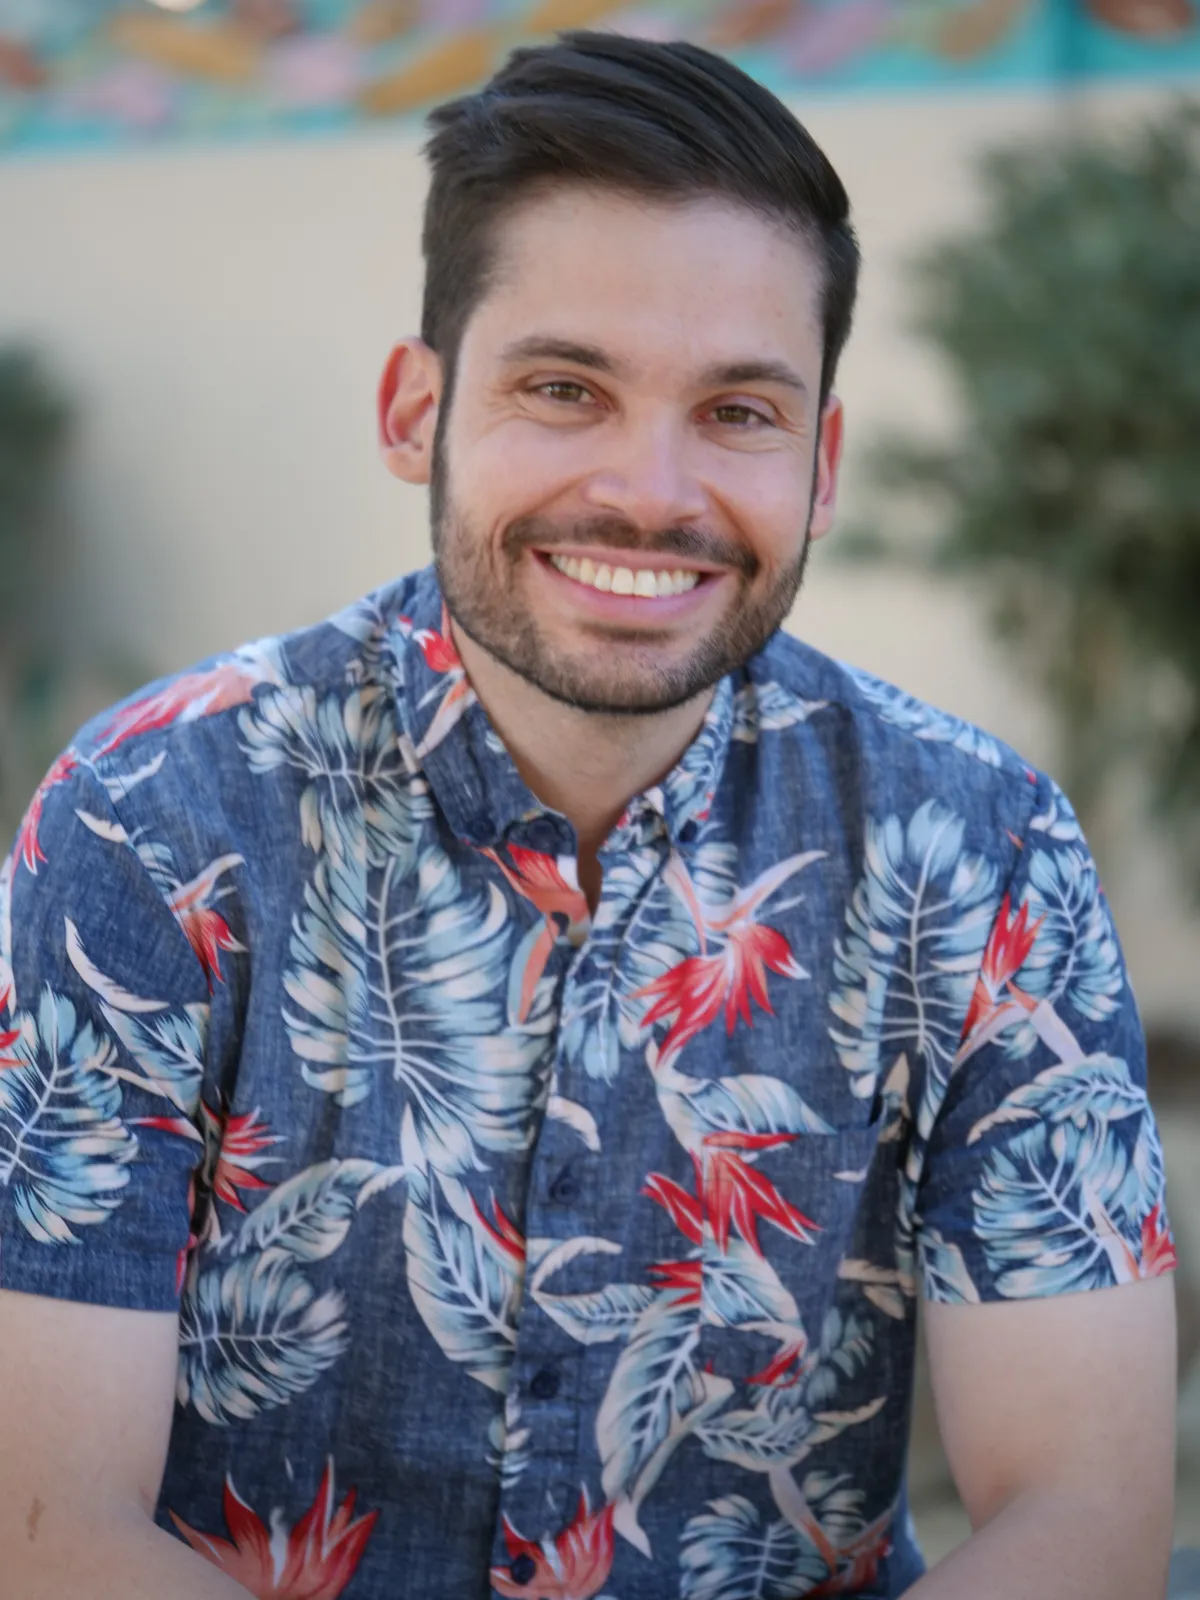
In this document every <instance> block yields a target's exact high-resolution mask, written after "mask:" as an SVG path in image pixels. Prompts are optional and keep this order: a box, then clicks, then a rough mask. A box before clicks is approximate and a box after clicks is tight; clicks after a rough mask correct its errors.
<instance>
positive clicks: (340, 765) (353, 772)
mask: <svg viewBox="0 0 1200 1600" xmlns="http://www.w3.org/2000/svg"><path fill="white" fill-rule="evenodd" d="M238 727H239V729H240V731H241V735H242V750H243V752H244V754H245V755H246V758H247V760H248V762H249V765H250V770H251V771H252V772H256V773H260V774H262V773H270V772H273V771H275V770H276V769H278V768H280V767H293V768H295V769H296V770H297V771H299V772H301V773H303V774H304V776H305V777H306V778H307V780H308V783H307V786H306V788H305V790H304V792H303V794H302V796H301V801H300V821H301V834H302V837H303V840H304V842H305V844H307V845H308V846H309V847H310V849H313V850H319V849H320V848H321V846H322V844H323V842H324V841H326V840H330V839H331V840H333V841H334V842H335V843H336V842H338V841H340V839H341V836H342V834H343V833H344V832H345V831H346V830H347V828H352V827H353V824H354V822H355V821H356V820H357V819H358V818H359V817H360V816H361V813H362V810H363V803H364V797H370V798H374V797H375V796H377V795H378V794H379V793H380V792H386V791H387V790H389V789H396V788H400V789H404V790H406V791H407V792H408V793H409V794H410V795H411V794H412V792H413V790H414V789H419V790H421V791H423V790H424V785H423V784H421V783H419V781H418V782H417V783H415V784H414V783H413V781H412V779H411V777H410V774H409V772H408V768H407V766H406V764H405V762H404V759H403V755H402V750H401V746H400V740H399V737H398V730H397V726H396V716H395V709H394V703H393V701H392V699H391V697H390V696H389V695H388V694H387V693H386V692H385V691H384V690H383V689H381V688H380V687H378V686H375V687H372V688H369V689H362V690H357V689H356V690H353V691H351V692H350V693H349V694H346V695H338V694H329V695H324V696H320V697H319V696H318V695H317V693H316V691H315V689H312V688H310V687H303V688H291V687H289V688H283V689H276V690H272V691H269V692H268V693H266V694H263V695H261V696H260V697H259V698H258V699H257V700H256V701H255V702H254V703H253V705H251V706H248V707H246V709H245V710H243V711H242V712H241V713H240V715H239V717H238ZM431 813H432V808H431V807H428V805H427V808H426V810H425V815H430V814H431Z"/></svg>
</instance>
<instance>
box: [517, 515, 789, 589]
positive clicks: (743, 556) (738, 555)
mask: <svg viewBox="0 0 1200 1600" xmlns="http://www.w3.org/2000/svg"><path fill="white" fill-rule="evenodd" d="M501 542H502V544H503V547H504V550H505V552H506V553H507V554H509V555H516V554H518V553H519V552H520V551H522V550H528V549H530V548H532V547H535V546H536V547H537V548H538V549H542V550H546V549H552V548H553V547H554V546H555V545H569V544H588V545H595V546H598V547H600V548H603V549H607V550H614V551H620V550H637V551H639V552H640V553H641V554H643V555H655V556H678V557H679V558H680V559H681V560H682V561H684V562H687V561H697V562H704V563H710V564H712V565H713V566H722V567H734V568H735V569H736V570H737V571H739V572H740V573H742V574H743V576H745V577H747V578H753V577H754V576H755V575H756V574H757V572H758V569H759V562H758V560H757V559H756V557H755V556H754V555H753V554H752V553H751V552H750V551H749V550H747V549H746V548H745V547H744V546H742V545H739V544H733V543H732V542H731V541H730V540H728V539H722V538H721V537H720V535H718V534H715V533H709V532H708V531H707V530H706V529H703V528H684V527H676V526H672V527H667V528H660V529H659V530H658V531H657V532H656V533H647V532H646V531H645V529H644V528H638V527H636V526H635V525H634V524H633V523H632V522H626V521H625V520H624V519H623V518H621V517H585V518H581V519H580V520H578V521H574V522H569V523H560V522H555V521H552V520H551V519H550V518H549V517H519V518H518V519H517V520H516V522H512V523H510V524H509V525H508V527H507V528H506V529H505V530H504V535H503V538H502V541H501Z"/></svg>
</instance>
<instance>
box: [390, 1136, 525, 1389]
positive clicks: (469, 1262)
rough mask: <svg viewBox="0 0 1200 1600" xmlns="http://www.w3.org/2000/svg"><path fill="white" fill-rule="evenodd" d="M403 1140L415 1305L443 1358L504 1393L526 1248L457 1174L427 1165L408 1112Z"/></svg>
mask: <svg viewBox="0 0 1200 1600" xmlns="http://www.w3.org/2000/svg"><path fill="white" fill-rule="evenodd" d="M402 1140H403V1150H404V1156H405V1165H406V1176H407V1179H408V1204H407V1205H406V1207H405V1210H404V1249H405V1267H406V1271H407V1274H408V1287H409V1292H410V1294H411V1295H412V1298H413V1304H414V1305H415V1306H416V1308H417V1311H418V1312H419V1313H420V1316H421V1320H422V1321H423V1322H424V1324H425V1326H426V1327H427V1328H428V1329H429V1332H430V1333H431V1334H432V1336H433V1338H434V1340H435V1342H436V1343H437V1346H438V1348H439V1349H440V1350H441V1352H442V1354H443V1355H444V1356H446V1357H447V1358H448V1359H449V1360H450V1361H454V1362H457V1363H459V1364H460V1365H462V1366H465V1367H466V1369H467V1371H468V1372H469V1373H470V1375H471V1377H472V1378H475V1379H476V1380H477V1381H478V1382H480V1383H482V1384H484V1385H486V1386H487V1387H488V1388H490V1389H496V1390H499V1391H500V1392H501V1393H503V1392H504V1391H505V1390H506V1388H507V1386H508V1373H509V1369H510V1367H511V1366H512V1361H513V1355H514V1353H515V1351H516V1344H517V1315H518V1312H519V1310H520V1305H521V1291H522V1287H523V1285H524V1280H525V1258H524V1252H523V1250H521V1249H519V1248H518V1247H517V1246H516V1244H515V1241H513V1240H511V1239H508V1238H506V1237H505V1236H504V1235H503V1234H499V1233H498V1230H496V1229H493V1228H490V1227H489V1226H488V1225H487V1223H486V1221H485V1219H484V1217H483V1216H482V1215H481V1213H480V1212H479V1209H478V1208H477V1207H476V1205H475V1204H474V1202H473V1200H472V1199H471V1196H470V1194H469V1193H468V1191H467V1189H466V1188H465V1186H464V1185H463V1184H462V1183H461V1182H459V1180H458V1179H457V1178H454V1177H451V1176H448V1175H446V1174H445V1173H440V1172H438V1171H437V1170H436V1169H435V1168H434V1167H433V1166H432V1165H429V1166H427V1165H425V1163H424V1159H423V1156H422V1154H421V1151H420V1146H419V1144H418V1142H417V1135H416V1131H415V1128H414V1124H413V1119H412V1117H411V1116H410V1115H408V1114H406V1117H405V1127H404V1131H403V1135H402Z"/></svg>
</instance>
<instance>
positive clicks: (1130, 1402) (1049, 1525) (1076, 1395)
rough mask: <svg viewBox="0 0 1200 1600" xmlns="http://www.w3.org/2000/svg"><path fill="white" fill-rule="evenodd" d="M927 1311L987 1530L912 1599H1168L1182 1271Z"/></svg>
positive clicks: (942, 1396)
mask: <svg viewBox="0 0 1200 1600" xmlns="http://www.w3.org/2000/svg"><path fill="white" fill-rule="evenodd" d="M926 1311H927V1313H928V1316H927V1332H928V1341H929V1357H930V1369H931V1373H932V1377H933V1386H934V1397H935V1399H936V1402H937V1410H938V1418H939V1421H940V1423H941V1428H942V1437H943V1439H944V1440H945V1444H946V1451H947V1454H948V1456H949V1459H950V1466H951V1469H952V1471H953V1473H954V1480H955V1483H956V1484H957V1485H958V1490H959V1493H960V1495H961V1496H962V1499H963V1504H964V1505H965V1506H966V1509H967V1513H968V1515H969V1516H970V1519H971V1526H972V1528H973V1529H974V1530H975V1531H974V1533H973V1535H972V1537H971V1538H970V1539H968V1540H967V1542H966V1543H965V1544H964V1545H962V1546H961V1547H960V1548H959V1549H958V1550H956V1551H954V1552H953V1554H952V1555H950V1556H948V1557H947V1558H946V1560H944V1561H942V1562H940V1563H939V1564H938V1566H937V1567H935V1568H934V1569H933V1571H931V1572H930V1573H929V1574H928V1576H927V1577H925V1578H923V1579H922V1580H921V1581H920V1582H919V1583H918V1584H917V1585H916V1586H915V1587H914V1588H912V1589H911V1590H909V1595H910V1596H911V1600H963V1597H964V1596H970V1597H971V1600H1044V1597H1045V1596H1047V1595H1053V1596H1054V1597H1055V1600H1161V1597H1162V1596H1163V1595H1164V1594H1165V1592H1166V1582H1167V1566H1168V1562H1169V1559H1170V1545H1171V1524H1172V1501H1173V1476H1174V1414H1175V1302H1174V1290H1173V1286H1172V1282H1171V1279H1170V1278H1169V1277H1167V1278H1156V1279H1154V1280H1152V1281H1149V1282H1144V1283H1131V1284H1124V1285H1122V1286H1121V1287H1119V1288H1115V1289H1102V1290H1097V1291H1095V1292H1093V1293H1088V1294H1070V1295H1063V1296H1061V1297H1059V1298H1056V1299H1046V1300H1027V1301H1022V1302H1020V1303H1017V1302H1010V1303H1006V1304H988V1305H929V1306H927V1307H926Z"/></svg>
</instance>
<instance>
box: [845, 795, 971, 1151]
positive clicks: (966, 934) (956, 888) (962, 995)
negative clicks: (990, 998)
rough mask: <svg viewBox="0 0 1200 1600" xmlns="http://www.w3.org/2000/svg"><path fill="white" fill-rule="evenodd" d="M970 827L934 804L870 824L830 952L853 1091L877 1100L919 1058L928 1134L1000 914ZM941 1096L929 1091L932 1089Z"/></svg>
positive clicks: (922, 1123) (921, 1123)
mask: <svg viewBox="0 0 1200 1600" xmlns="http://www.w3.org/2000/svg"><path fill="white" fill-rule="evenodd" d="M963 835H964V823H963V821H962V819H961V818H960V817H958V816H956V815H955V814H954V813H953V812H952V811H950V810H949V809H948V808H947V807H946V806H944V805H942V804H941V803H940V802H939V801H936V800H928V801H926V802H925V803H924V804H923V805H922V806H921V807H920V808H919V809H918V810H917V811H916V812H914V813H913V815H912V817H911V818H910V819H909V821H908V823H907V825H906V824H904V823H903V822H902V821H901V819H900V818H899V817H898V816H895V815H893V816H890V817H887V818H886V819H885V820H883V821H870V822H868V824H867V832H866V849H865V870H864V872H863V876H862V878H861V880H860V881H859V883H858V885H857V887H856V888H855V890H854V894H853V896H852V898H851V901H850V904H849V906H848V908H847V911H846V927H845V931H844V933H843V934H842V936H841V937H840V938H839V939H838V940H837V941H836V943H835V946H834V977H835V982H834V986H833V987H832V989H831V991H830V1007H831V1009H832V1011H833V1013H834V1016H835V1018H836V1019H837V1020H836V1024H835V1025H832V1026H831V1027H830V1030H829V1034H830V1038H831V1039H832V1041H833V1044H834V1047H835V1048H836V1050H837V1053H838V1056H839V1058H840V1059H841V1062H842V1065H843V1066H844V1067H845V1068H846V1070H847V1071H848V1072H849V1073H850V1074H851V1076H852V1087H853V1090H854V1093H855V1094H857V1095H861V1096H864V1097H868V1096H870V1095H871V1094H873V1093H874V1090H875V1086H876V1084H877V1082H878V1078H879V1075H880V1073H881V1071H883V1070H885V1069H888V1068H890V1067H891V1066H892V1064H893V1063H894V1061H895V1060H896V1058H897V1057H898V1056H899V1055H901V1054H905V1055H907V1057H908V1059H909V1060H910V1061H913V1060H916V1059H920V1060H922V1061H923V1062H924V1063H925V1064H926V1066H927V1068H928V1070H929V1082H928V1083H927V1088H926V1093H925V1096H924V1097H923V1100H922V1105H921V1108H920V1111H919V1113H918V1130H919V1131H920V1132H921V1133H922V1135H923V1136H927V1135H928V1131H929V1127H930V1126H931V1125H932V1118H933V1114H934V1111H935V1110H936V1106H937V1104H938V1103H939V1102H940V1093H941V1091H942V1090H944V1087H945V1083H946V1081H947V1079H948V1077H949V1074H950V1070H951V1067H952V1065H953V1061H954V1055H955V1051H956V1049H957V1046H958V1042H959V1035H960V1032H961V1029H962V1024H963V1018H964V1017H965V1015H966V1011H967V1006H968V1003H969V1001H970V997H971V990H972V986H973V984H974V982H975V976H976V973H977V972H978V970H979V965H980V961H981V959H982V955H983V950H984V946H985V945H986V943H987V937H988V932H989V930H990V927H991V923H992V919H993V917H994V915H995V909H996V882H997V867H996V865H995V863H994V862H991V861H988V860H986V859H985V858H984V857H982V856H979V855H974V854H972V853H970V852H969V851H966V850H964V848H963ZM931 1091H933V1092H931Z"/></svg>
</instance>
